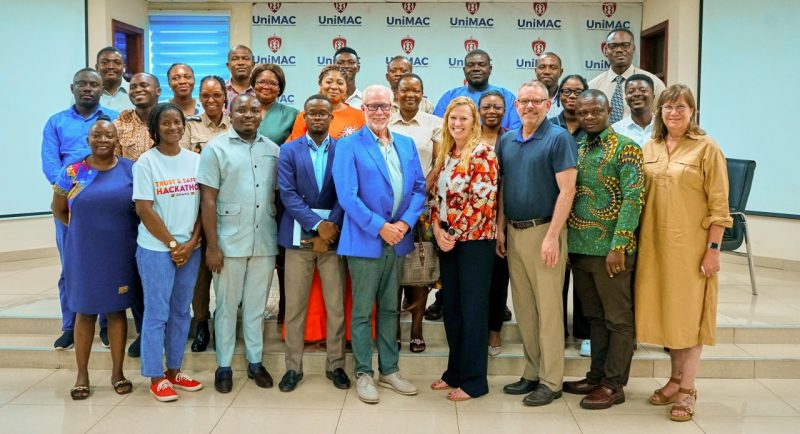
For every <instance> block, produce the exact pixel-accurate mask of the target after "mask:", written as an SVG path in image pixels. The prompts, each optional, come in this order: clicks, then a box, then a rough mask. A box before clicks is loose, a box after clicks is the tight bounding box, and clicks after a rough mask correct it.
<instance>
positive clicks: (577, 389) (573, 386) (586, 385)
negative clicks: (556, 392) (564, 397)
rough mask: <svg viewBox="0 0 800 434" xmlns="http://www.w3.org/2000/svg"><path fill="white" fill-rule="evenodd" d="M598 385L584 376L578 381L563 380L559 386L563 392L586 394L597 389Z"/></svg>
mask: <svg viewBox="0 0 800 434" xmlns="http://www.w3.org/2000/svg"><path fill="white" fill-rule="evenodd" d="M598 386H600V385H599V384H594V383H590V382H589V379H587V378H584V379H583V380H578V381H565V382H564V384H563V385H562V386H561V387H562V389H563V390H564V392H567V393H571V394H573V395H588V394H590V393H592V392H593V391H594V390H595V389H597V387H598Z"/></svg>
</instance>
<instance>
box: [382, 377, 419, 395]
mask: <svg viewBox="0 0 800 434" xmlns="http://www.w3.org/2000/svg"><path fill="white" fill-rule="evenodd" d="M378 385H379V386H381V387H385V388H387V389H392V390H394V391H395V392H397V393H399V394H401V395H416V394H417V386H414V385H413V384H411V383H410V382H409V381H408V380H406V379H405V378H403V377H401V376H400V372H395V373H393V374H389V375H381V376H380V377H378Z"/></svg>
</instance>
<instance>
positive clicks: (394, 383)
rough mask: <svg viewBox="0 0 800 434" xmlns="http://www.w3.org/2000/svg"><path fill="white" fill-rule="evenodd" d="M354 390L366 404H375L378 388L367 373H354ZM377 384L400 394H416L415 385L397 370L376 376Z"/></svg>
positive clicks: (377, 399)
mask: <svg viewBox="0 0 800 434" xmlns="http://www.w3.org/2000/svg"><path fill="white" fill-rule="evenodd" d="M356 377H357V379H356V392H358V399H360V400H361V401H363V402H366V403H367V404H377V403H378V401H379V398H378V389H376V388H375V381H374V380H373V379H372V376H371V375H369V374H364V373H358V374H356ZM378 385H379V386H381V387H385V388H387V389H392V390H394V391H395V392H397V393H399V394H401V395H416V394H417V387H416V386H414V385H413V384H411V383H410V382H409V381H408V380H406V379H405V378H403V377H401V376H400V373H399V372H395V373H394V374H389V375H381V376H380V377H378Z"/></svg>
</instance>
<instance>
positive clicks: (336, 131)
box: [283, 105, 376, 342]
mask: <svg viewBox="0 0 800 434" xmlns="http://www.w3.org/2000/svg"><path fill="white" fill-rule="evenodd" d="M363 126H364V114H363V113H362V112H361V111H360V110H356V109H354V108H352V107H350V106H348V105H346V107H345V108H344V109H342V110H339V111H337V112H334V118H333V121H331V125H330V127H328V133H329V134H330V135H331V137H334V138H337V139H341V138H342V137H347V136H348V135H350V134H353V133H354V132H356V131H358V130H359V129H361V127H363ZM306 131H308V127H306V120H305V119H304V118H303V112H300V113H298V114H297V118H296V119H295V122H294V127H293V128H292V134H291V135H290V136H289V138H288V139H287V141H290V140H295V139H297V138H299V137H302V136H303V135H304V134H305V133H306ZM352 308H353V289H352V287H351V285H350V274H349V273H348V275H347V286H346V288H345V291H344V309H345V310H344V322H345V337H346V339H347V340H348V341H349V340H350V316H351V315H350V312H351V310H352ZM373 318H374V312H373ZM327 320H328V316H327V314H326V312H325V299H324V298H323V296H322V281H321V280H320V278H319V273H318V272H317V270H316V269H315V270H314V277H313V279H312V280H311V292H310V293H309V297H308V310H307V311H306V334H305V340H306V341H307V342H314V341H322V340H325V336H326V333H325V332H326V324H327ZM375 333H376V329H375V321H374V320H373V322H372V336H373V338H374V337H375ZM283 335H284V338H285V337H286V326H285V325H284V327H283Z"/></svg>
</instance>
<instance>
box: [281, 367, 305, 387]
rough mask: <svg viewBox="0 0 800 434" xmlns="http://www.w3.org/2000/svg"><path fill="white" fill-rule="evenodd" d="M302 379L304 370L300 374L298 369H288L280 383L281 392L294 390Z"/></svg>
mask: <svg viewBox="0 0 800 434" xmlns="http://www.w3.org/2000/svg"><path fill="white" fill-rule="evenodd" d="M302 379H303V373H302V372H301V373H299V374H298V373H297V371H293V370H289V371H286V373H285V374H283V378H282V379H281V382H280V383H278V389H280V390H281V392H291V391H292V390H294V389H295V388H297V383H299V382H300V380H302Z"/></svg>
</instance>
